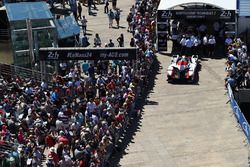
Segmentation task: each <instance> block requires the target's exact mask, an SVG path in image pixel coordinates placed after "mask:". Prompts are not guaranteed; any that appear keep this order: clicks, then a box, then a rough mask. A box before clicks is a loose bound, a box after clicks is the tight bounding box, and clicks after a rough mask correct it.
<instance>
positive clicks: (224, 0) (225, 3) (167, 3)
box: [158, 0, 237, 10]
mask: <svg viewBox="0 0 250 167" xmlns="http://www.w3.org/2000/svg"><path fill="white" fill-rule="evenodd" d="M189 3H191V4H194V3H204V4H208V5H212V6H215V7H218V8H221V9H225V10H236V7H237V6H236V0H161V2H160V4H159V6H158V10H169V9H171V8H173V7H175V6H179V5H183V4H189Z"/></svg>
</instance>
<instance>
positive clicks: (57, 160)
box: [48, 152, 59, 165]
mask: <svg viewBox="0 0 250 167" xmlns="http://www.w3.org/2000/svg"><path fill="white" fill-rule="evenodd" d="M49 155H51V156H52V158H53V161H54V162H55V165H58V163H59V157H58V155H57V153H55V152H50V153H49ZM49 155H48V156H49Z"/></svg>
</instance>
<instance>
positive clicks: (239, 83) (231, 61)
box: [225, 36, 250, 90]
mask: <svg viewBox="0 0 250 167" xmlns="http://www.w3.org/2000/svg"><path fill="white" fill-rule="evenodd" d="M225 46H226V51H227V62H226V73H227V74H226V78H225V86H226V85H227V84H230V86H231V88H232V89H233V90H237V89H238V88H250V56H249V55H247V46H246V44H245V43H244V42H243V41H242V40H241V39H240V38H234V39H233V38H231V37H230V36H228V37H227V38H226V39H225Z"/></svg>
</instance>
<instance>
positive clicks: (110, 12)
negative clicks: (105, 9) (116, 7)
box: [108, 9, 115, 28]
mask: <svg viewBox="0 0 250 167" xmlns="http://www.w3.org/2000/svg"><path fill="white" fill-rule="evenodd" d="M114 18H115V15H114V12H113V11H112V9H110V10H109V13H108V19H109V28H112V27H113V20H114Z"/></svg>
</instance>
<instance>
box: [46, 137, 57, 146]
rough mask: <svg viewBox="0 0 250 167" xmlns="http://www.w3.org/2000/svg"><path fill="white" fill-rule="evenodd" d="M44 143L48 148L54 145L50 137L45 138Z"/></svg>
mask: <svg viewBox="0 0 250 167" xmlns="http://www.w3.org/2000/svg"><path fill="white" fill-rule="evenodd" d="M45 142H46V143H47V146H48V147H53V146H54V145H55V143H54V140H53V137H52V136H51V135H48V136H46V138H45Z"/></svg>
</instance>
